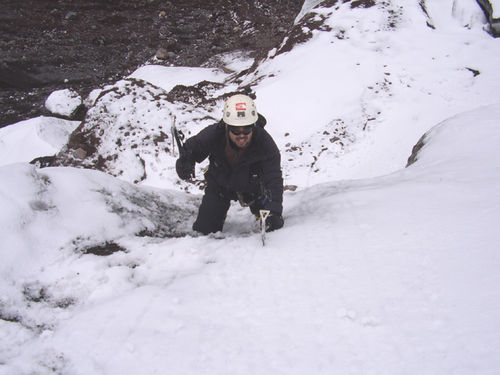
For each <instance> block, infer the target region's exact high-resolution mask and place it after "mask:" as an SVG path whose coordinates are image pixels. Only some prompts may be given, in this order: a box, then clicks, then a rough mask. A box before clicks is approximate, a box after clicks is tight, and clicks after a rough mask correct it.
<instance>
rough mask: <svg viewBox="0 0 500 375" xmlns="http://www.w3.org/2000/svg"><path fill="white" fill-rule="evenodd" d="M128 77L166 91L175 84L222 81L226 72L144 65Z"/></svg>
mask: <svg viewBox="0 0 500 375" xmlns="http://www.w3.org/2000/svg"><path fill="white" fill-rule="evenodd" d="M129 78H136V79H142V80H144V81H147V82H149V83H152V84H153V85H156V86H158V87H161V88H163V89H165V90H166V91H170V90H172V89H173V88H174V87H175V86H176V85H184V86H193V85H196V84H197V83H199V82H201V81H204V80H207V81H212V82H223V81H224V79H225V78H226V74H224V73H222V72H221V71H219V70H217V69H210V68H184V67H171V66H161V65H146V66H143V67H141V68H139V69H137V70H136V71H135V72H134V73H132V74H131V75H130V76H129Z"/></svg>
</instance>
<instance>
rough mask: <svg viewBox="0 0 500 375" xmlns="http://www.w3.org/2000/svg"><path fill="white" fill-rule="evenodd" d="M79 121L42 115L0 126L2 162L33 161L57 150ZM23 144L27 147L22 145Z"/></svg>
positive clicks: (0, 161) (64, 142)
mask: <svg viewBox="0 0 500 375" xmlns="http://www.w3.org/2000/svg"><path fill="white" fill-rule="evenodd" d="M79 124H80V122H79V121H69V120H62V119H58V118H53V117H44V116H41V117H37V118H33V119H30V120H26V121H21V122H19V123H17V124H15V125H10V126H8V127H5V128H2V129H0V165H7V164H12V163H18V162H30V161H31V160H33V159H35V158H37V157H39V156H46V155H53V154H55V153H57V152H58V151H59V150H60V149H61V147H62V146H64V145H65V144H66V142H68V137H69V135H70V134H71V133H72V132H73V130H75V128H76V127H77V126H78V125H79ZM22 144H25V145H26V147H20V145H22Z"/></svg>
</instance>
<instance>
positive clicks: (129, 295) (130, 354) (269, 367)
mask: <svg viewBox="0 0 500 375" xmlns="http://www.w3.org/2000/svg"><path fill="white" fill-rule="evenodd" d="M317 4H318V2H315V1H307V2H305V4H304V9H303V11H304V14H305V13H306V12H309V11H311V10H312V8H313V7H314V5H317ZM384 4H385V3H384ZM472 4H473V5H474V6H473V5H472ZM389 5H390V4H389ZM401 5H402V6H403V8H399V2H393V4H392V5H390V6H392V8H385V6H387V5H383V6H382V5H381V4H377V5H376V6H374V7H371V8H352V9H351V8H350V3H343V4H338V9H334V10H331V9H330V10H328V9H324V8H316V9H315V10H314V12H318V14H323V15H327V18H326V21H325V22H327V23H328V24H329V25H330V27H331V28H332V30H331V31H330V32H314V33H313V34H314V35H313V38H312V39H310V40H309V41H307V42H306V43H304V44H301V45H297V46H295V47H294V48H293V49H292V51H291V52H288V53H285V54H280V53H279V51H278V53H277V54H276V55H273V56H274V57H273V58H268V59H267V60H265V61H262V62H261V63H260V65H259V68H258V71H256V72H254V73H253V74H250V75H248V76H247V77H244V82H243V84H245V83H250V82H253V83H255V89H256V92H257V106H258V108H259V111H260V112H262V113H263V114H264V115H265V116H266V117H267V119H268V121H269V123H268V125H267V126H266V128H267V129H268V131H269V132H270V133H271V134H272V135H273V137H274V138H275V139H276V141H277V144H278V145H279V147H280V148H281V151H282V155H283V158H282V159H283V169H284V172H285V177H286V182H287V183H295V184H297V186H298V189H297V190H296V191H294V192H292V191H287V192H286V193H285V197H284V207H285V211H284V216H285V226H284V228H282V229H280V230H279V231H276V232H273V233H269V234H268V235H267V244H266V246H265V247H262V246H261V243H260V238H259V230H258V226H257V223H255V222H254V221H253V220H252V219H251V216H250V215H249V213H248V209H246V208H242V207H238V206H237V205H236V204H234V205H233V206H232V207H231V209H230V211H229V213H228V218H227V222H226V225H225V227H224V231H223V232H222V233H217V234H214V235H210V236H198V235H196V234H195V233H193V232H192V231H191V230H190V225H191V223H192V221H193V220H194V218H195V216H196V210H197V206H198V205H199V202H200V198H201V195H200V193H199V192H198V193H194V194H193V193H191V194H188V193H186V192H185V191H184V189H185V188H186V185H183V184H179V183H178V180H177V178H176V177H175V175H174V174H173V160H175V159H174V158H173V157H172V156H171V155H168V156H167V155H157V156H154V151H155V150H153V149H148V148H147V146H142V147H143V150H142V151H140V152H141V153H142V154H141V157H142V158H143V159H144V160H145V161H146V162H145V165H146V169H147V171H148V179H146V180H145V181H143V182H142V183H141V184H140V185H137V184H135V185H134V184H131V183H129V182H127V179H128V178H127V177H121V178H115V177H112V176H110V175H107V174H104V173H102V172H97V171H91V170H84V169H76V168H67V167H66V168H63V167H53V168H43V169H38V168H36V167H35V166H32V165H29V164H27V162H28V161H29V160H31V158H33V157H34V156H44V155H47V154H53V153H54V152H55V150H56V149H58V148H60V147H61V146H62V145H63V143H64V142H65V141H64V140H65V139H67V134H69V132H70V131H71V130H70V128H71V129H72V127H73V126H76V125H78V123H69V122H64V120H58V119H52V118H38V119H32V120H29V121H27V122H23V123H18V124H14V125H11V126H9V127H7V128H4V129H1V130H0V146H1V148H0V152H2V154H0V156H1V157H0V160H2V163H1V166H0V207H2V210H1V213H0V236H1V238H2V241H1V243H0V256H1V258H2V262H1V263H0V288H1V290H2V293H1V295H0V374H33V373H36V374H52V373H60V374H89V373H99V374H138V373H145V374H154V373H165V372H169V373H174V374H200V373H202V374H280V373H283V374H285V373H286V374H331V373H339V374H464V375H465V374H496V373H498V372H499V371H500V358H499V357H498V348H499V347H500V335H499V332H498V317H499V316H500V290H499V289H498V287H497V285H499V284H500V273H499V272H498V269H499V267H500V256H499V253H498V248H499V244H500V234H499V233H498V227H499V225H500V214H499V212H500V201H499V199H498V191H499V190H500V157H499V154H498V144H500V127H499V126H498V118H499V117H500V100H499V99H500V98H499V96H498V89H497V88H498V86H499V85H498V84H499V80H500V74H499V73H498V69H497V67H498V63H499V61H498V59H499V56H500V53H499V52H500V51H499V49H500V44H499V40H498V39H493V38H492V37H491V36H490V35H489V34H487V33H486V32H485V31H484V30H483V26H484V23H483V22H484V20H483V18H481V17H480V16H479V13H478V7H477V5H476V4H475V3H473V2H466V1H458V0H456V1H451V0H450V1H440V2H429V1H428V2H426V5H427V6H428V8H427V11H428V17H427V16H426V15H425V14H424V13H423V12H421V11H419V9H420V7H419V5H418V4H413V5H412V4H408V3H407V2H401ZM479 12H480V10H479ZM388 15H393V16H394V15H397V17H396V18H397V20H396V21H397V22H396V26H395V27H394V28H392V27H384V25H386V23H385V22H386V21H387V16H388ZM297 22H299V20H297ZM427 22H428V23H430V24H432V25H434V27H435V28H434V29H431V28H429V27H428V26H426V23H427ZM299 26H300V25H299ZM336 35H337V36H339V35H342V36H343V39H339V38H338V37H337V36H336ZM408 40H411V41H412V43H411V44H410V43H408ZM184 69H185V70H184ZM184 69H182V68H179V69H177V70H176V71H175V74H173V73H172V71H170V70H163V69H162V68H160V67H155V66H152V67H149V68H148V67H143V68H141V70H140V74H138V75H137V76H135V77H134V78H138V79H143V80H146V81H148V82H151V83H152V84H155V85H157V86H158V87H162V88H163V89H165V90H167V91H168V90H169V89H171V88H172V87H174V86H175V85H176V84H187V82H190V83H189V84H191V83H197V82H200V81H202V80H204V79H212V80H213V79H219V81H218V82H225V84H226V85H227V90H228V91H231V90H233V89H234V87H235V83H234V82H232V81H231V78H230V76H229V75H227V74H225V73H220V74H219V73H216V74H215V73H214V72H213V71H212V70H210V69H209V70H201V71H200V70H194V71H193V70H192V69H191V68H184ZM469 69H474V70H477V71H479V72H480V74H479V75H477V76H474V74H473V72H472V71H471V70H469ZM165 72H167V73H165ZM214 74H215V78H214ZM217 77H219V78H217ZM127 82H128V81H127ZM127 82H124V81H120V82H118V83H117V84H116V86H117V87H118V88H124V89H127V88H129V86H128V85H129V83H127ZM389 82H390V83H389ZM370 87H371V88H370ZM127 90H128V89H127ZM127 90H124V91H127ZM145 90H146V89H145ZM147 90H150V89H149V88H147ZM151 90H152V89H151ZM155 90H156V89H155ZM132 91H133V90H130V92H131V93H130V96H131V97H132ZM148 92H149V91H139V90H138V89H137V91H136V92H135V93H134V94H133V95H134V97H135V98H139V97H141V98H142V101H140V102H139V104H138V105H140V107H141V108H138V109H134V107H133V104H132V103H133V101H132V99H131V98H129V99H128V100H127V97H126V96H121V97H120V98H119V99H118V100H117V101H116V102H111V101H110V102H109V103H108V102H106V101H105V100H106V99H105V98H104V97H103V98H101V99H100V101H98V102H97V103H96V107H94V109H93V111H97V109H98V108H99V107H98V106H99V105H101V106H102V105H105V106H107V107H108V108H109V109H110V111H111V112H112V113H113V116H115V115H116V114H117V113H119V111H114V109H116V108H118V109H120V108H125V109H126V111H125V113H126V116H125V117H127V116H129V117H130V116H132V120H134V122H135V121H137V123H138V127H137V129H138V131H140V130H141V129H143V130H144V131H151V130H152V131H157V130H158V129H159V125H158V126H157V125H156V124H157V123H158V124H160V123H161V122H162V119H164V118H167V120H168V121H170V119H169V118H168V116H170V112H171V113H172V114H174V115H175V116H176V117H177V120H178V122H179V126H181V127H182V128H183V129H184V130H186V129H190V130H191V131H192V132H195V131H196V130H197V129H200V128H201V127H203V126H205V125H206V124H207V120H205V119H204V120H201V118H202V117H203V116H202V115H204V111H206V112H208V113H212V112H210V111H209V110H210V109H211V110H214V111H215V112H213V113H214V114H213V116H217V115H216V114H215V113H218V112H216V111H218V110H219V109H221V108H219V107H220V106H221V105H222V103H217V104H216V105H215V109H214V108H208V109H207V108H193V109H192V108H182V107H179V106H175V105H171V106H170V107H169V108H166V107H163V106H160V108H158V109H156V112H155V109H154V106H153V105H151V106H150V105H149V104H150V103H149V102H147V95H146V94H147V93H148ZM151 92H153V94H154V95H156V92H157V91H154V90H153V91H151ZM217 92H218V91H217ZM217 92H216V93H217ZM145 93H146V94H145ZM216 93H214V92H212V93H210V95H213V96H215V95H216ZM153 94H152V95H153ZM154 95H153V96H154ZM93 96H95V95H93ZM151 103H153V102H151ZM127 106H130V107H127ZM169 111H170V112H169ZM379 112H380V113H379ZM137 113H138V114H139V115H140V116H139V115H137V116H136V114H137ZM133 116H136V117H133ZM190 116H191V117H190ZM141 117H147V118H149V122H150V124H151V125H150V127H151V129H150V128H149V127H147V126H146V124H147V122H144V123H142V122H140V118H141ZM106 121H107V120H106ZM117 124H118V125H120V124H122V125H123V124H125V120H124V119H123V118H121V117H120V118H117V120H116V122H114V123H109V124H108V125H107V126H109V127H110V128H111V129H114V128H113V127H114V126H118V125H117ZM365 125H366V126H365ZM40 129H44V130H43V131H41V130H40ZM325 132H328V133H329V134H325ZM286 133H289V134H288V135H287V134H286ZM424 133H425V136H424V138H423V146H422V147H421V149H420V151H419V152H418V154H417V155H416V158H415V159H416V161H415V162H414V163H413V164H411V165H410V166H408V167H407V168H405V165H406V162H407V159H408V156H410V153H411V151H412V147H413V146H414V144H415V143H417V141H418V140H419V139H420V137H421V136H422V135H423V134H424ZM115 134H117V133H115ZM334 136H336V137H338V138H339V139H338V140H336V141H334V142H331V141H330V139H331V138H332V137H334ZM106 137H110V138H111V139H112V134H107V135H106ZM340 142H342V143H343V145H340ZM287 144H288V145H287ZM48 145H50V147H49V146H48ZM326 146H328V147H327V148H326V149H325V148H324V147H326ZM294 147H296V148H294ZM17 151H18V152H19V154H17V155H16V154H15V152H17ZM137 152H139V151H137ZM148 153H149V154H148ZM144 155H149V158H146V157H145V156H144ZM122 156H123V157H124V159H123V160H122V161H121V162H120V165H121V166H126V165H127V164H128V165H129V166H130V170H125V171H124V174H126V173H131V172H133V173H132V174H135V173H136V172H135V169H136V166H135V164H134V162H135V160H133V159H130V160H129V159H127V158H128V157H129V156H130V155H129V154H128V153H127V152H126V150H123V154H122ZM198 175H200V173H198ZM134 178H135V177H134ZM148 185H149V186H148ZM191 191H193V190H191ZM99 254H108V255H99Z"/></svg>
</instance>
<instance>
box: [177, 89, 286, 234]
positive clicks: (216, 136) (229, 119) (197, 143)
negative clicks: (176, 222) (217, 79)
mask: <svg viewBox="0 0 500 375" xmlns="http://www.w3.org/2000/svg"><path fill="white" fill-rule="evenodd" d="M265 125H266V119H265V118H264V116H262V115H261V114H259V113H258V112H257V108H256V107H255V103H254V101H253V100H252V99H251V98H250V97H249V96H247V95H242V94H237V95H233V96H231V97H230V98H229V99H228V100H227V101H226V103H225V106H224V113H223V117H222V120H221V121H220V122H218V123H216V124H213V125H210V126H208V127H206V128H205V129H203V130H202V131H200V132H199V133H198V134H197V135H195V136H193V137H191V138H189V139H188V140H187V141H186V142H185V144H184V152H183V155H181V157H179V159H178V160H177V163H176V170H177V174H178V175H179V177H180V178H181V179H183V180H189V179H190V178H191V177H193V176H194V166H195V163H196V162H198V163H200V162H202V161H203V160H205V159H206V158H207V157H208V158H209V160H210V164H209V167H208V170H207V172H206V173H205V180H206V188H205V195H204V196H203V199H202V202H201V205H200V207H199V211H198V217H197V218H196V221H195V222H194V223H193V229H194V230H195V231H198V232H201V233H203V234H208V233H214V232H218V231H221V230H222V227H223V226H224V221H225V219H226V214H227V211H228V209H229V206H230V203H231V201H232V200H238V201H239V202H240V203H241V204H242V205H243V206H249V207H250V211H251V212H252V213H253V214H254V215H256V216H259V211H260V210H261V209H265V210H269V211H270V215H269V217H268V218H267V220H266V231H268V232H269V231H273V230H276V229H279V228H281V227H282V226H283V223H284V221H283V217H282V211H283V205H282V202H283V178H282V175H281V165H280V160H281V156H280V152H279V150H278V147H277V146H276V144H275V143H274V140H273V139H272V138H271V136H270V135H269V133H268V132H267V131H266V130H265V129H264V126H265Z"/></svg>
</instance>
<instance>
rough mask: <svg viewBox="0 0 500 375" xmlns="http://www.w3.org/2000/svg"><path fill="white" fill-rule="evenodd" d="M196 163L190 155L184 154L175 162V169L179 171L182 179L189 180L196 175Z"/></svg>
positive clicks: (178, 174) (178, 173)
mask: <svg viewBox="0 0 500 375" xmlns="http://www.w3.org/2000/svg"><path fill="white" fill-rule="evenodd" d="M194 164H195V161H194V160H193V159H191V158H190V157H189V156H182V157H180V158H179V159H177V161H176V162H175V170H176V171H177V176H179V178H180V179H182V180H185V181H187V180H189V179H190V178H191V177H193V176H194Z"/></svg>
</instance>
